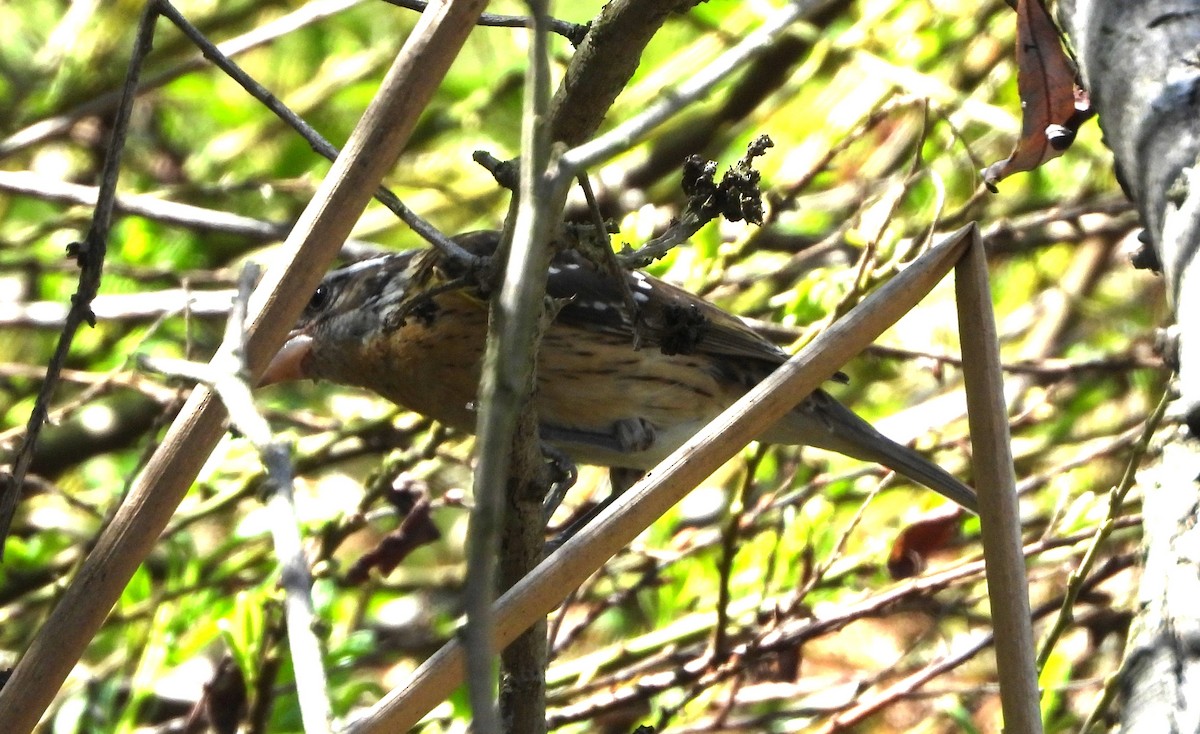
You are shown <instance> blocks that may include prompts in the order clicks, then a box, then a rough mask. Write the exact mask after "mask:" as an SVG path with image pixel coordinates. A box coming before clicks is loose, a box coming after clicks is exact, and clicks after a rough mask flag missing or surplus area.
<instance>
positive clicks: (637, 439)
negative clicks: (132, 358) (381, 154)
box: [260, 230, 977, 512]
mask: <svg viewBox="0 0 1200 734" xmlns="http://www.w3.org/2000/svg"><path fill="white" fill-rule="evenodd" d="M499 237H500V233H498V232H495V231H486V230H485V231H479V232H469V233H466V234H462V235H458V236H457V237H456V238H455V241H456V242H457V243H458V244H459V245H460V246H461V247H463V248H464V249H466V250H467V251H469V252H471V253H473V254H476V255H479V256H487V255H490V254H491V253H492V252H494V250H495V248H496V246H497V244H498V242H499ZM621 278H623V279H624V283H621V282H620V280H619V279H621ZM546 290H547V295H548V296H549V297H550V298H551V299H553V301H552V302H553V303H554V305H555V307H556V309H557V311H556V313H555V314H554V317H553V320H552V321H551V322H550V323H549V325H548V326H547V327H546V328H545V330H544V332H543V336H542V341H541V344H540V348H539V351H538V362H537V368H536V389H535V392H534V397H533V400H534V407H535V408H536V411H537V415H538V420H539V433H540V438H541V439H542V440H543V441H544V442H546V443H547V444H549V445H550V446H551V447H553V448H555V449H557V450H559V451H561V452H562V453H564V454H565V455H566V456H568V457H569V458H570V459H571V460H573V461H576V462H579V463H583V464H592V465H598V466H605V467H610V468H613V469H617V470H631V471H647V470H649V469H652V468H653V467H654V466H655V465H656V464H658V463H659V462H660V461H661V460H662V459H664V458H665V457H666V456H668V455H669V454H670V453H671V452H673V451H674V450H675V449H677V448H678V447H679V446H681V445H682V444H683V443H684V442H685V441H687V439H688V438H690V437H691V436H692V435H693V434H695V433H696V432H697V431H699V429H700V428H702V427H703V426H704V425H705V424H707V423H708V422H709V421H711V420H712V419H713V418H715V417H716V416H717V415H719V414H720V413H721V412H722V411H723V410H724V409H725V408H727V407H729V406H730V405H732V404H733V402H734V401H736V400H737V399H738V398H739V397H741V396H742V395H744V394H745V393H746V392H747V391H748V390H749V389H750V388H752V387H753V386H754V385H756V384H757V383H758V382H759V381H761V380H762V379H764V378H765V377H766V376H767V375H769V374H770V373H771V372H772V371H773V370H774V369H775V368H776V367H778V366H779V365H780V364H782V363H783V362H784V361H786V360H787V358H788V354H787V353H786V352H785V351H783V350H782V349H781V348H780V347H778V346H777V345H776V344H774V343H773V342H771V341H769V340H768V339H766V338H765V337H763V336H762V335H760V334H759V333H758V332H756V331H754V330H753V329H752V328H751V327H749V326H748V325H747V324H746V323H745V322H744V321H742V320H741V319H740V318H738V317H736V316H734V315H733V314H731V313H729V312H727V311H725V310H723V309H721V308H719V307H718V306H716V305H714V304H712V303H710V302H709V301H706V300H704V299H703V298H701V297H699V296H697V295H694V294H692V293H690V292H688V291H686V290H684V289H682V288H679V287H676V286H674V285H671V284H669V283H667V282H665V281H663V280H660V279H658V278H655V277H653V276H651V275H649V274H647V273H644V272H642V271H640V270H625V269H619V270H618V271H617V272H614V269H613V268H603V267H600V266H599V265H597V264H595V263H594V262H592V261H591V260H589V259H588V258H585V257H584V256H583V255H581V254H580V253H578V252H577V251H575V250H573V249H563V250H561V251H560V252H558V253H556V254H555V256H554V258H553V260H552V261H551V265H550V268H549V272H548V274H547V286H546ZM487 325H488V298H487V293H486V292H484V290H483V289H482V287H481V286H480V285H479V283H478V279H473V278H471V277H470V273H469V272H468V267H467V266H465V265H463V264H462V262H461V261H460V260H457V259H454V258H450V257H448V256H446V255H444V254H442V252H441V251H440V250H438V249H436V248H417V249H413V250H406V251H402V252H396V253H389V254H386V255H382V256H378V257H373V258H370V259H367V260H363V261H360V262H357V263H354V264H351V265H348V266H346V267H343V268H341V269H339V270H334V271H332V272H330V273H329V274H328V275H326V276H325V278H324V279H323V280H322V282H321V284H320V285H319V286H318V287H317V289H316V291H315V292H314V293H313V295H312V298H311V300H310V301H309V303H308V304H307V306H306V307H305V310H304V312H303V313H302V315H301V316H300V318H299V321H298V322H297V323H296V325H295V327H294V328H293V329H292V331H291V332H290V334H289V336H288V338H287V340H286V341H285V343H284V345H283V347H282V348H281V349H280V350H279V352H278V353H277V354H276V355H275V357H274V358H273V359H272V360H271V362H270V363H269V365H268V366H267V369H266V371H265V373H264V374H263V376H262V378H261V381H260V384H262V385H269V384H274V383H278V382H285V381H292V380H300V379H306V378H307V379H313V380H328V381H331V382H335V383H339V384H343V385H351V386H356V387H360V388H366V389H367V390H370V391H373V392H375V393H377V394H379V395H381V396H383V397H384V398H387V399H388V400H390V401H392V402H394V403H396V404H398V405H400V406H403V407H405V408H408V409H410V410H413V411H416V412H417V413H421V414H423V415H425V416H428V417H430V418H433V419H435V420H437V421H439V422H441V423H443V424H445V425H447V426H450V427H452V428H455V429H459V430H461V431H465V432H468V433H470V432H472V431H473V430H474V427H475V422H476V403H475V400H476V393H477V390H478V385H479V376H480V365H481V362H482V358H483V351H484V345H485V340H486V335H487ZM760 439H761V440H762V441H765V442H767V443H773V444H792V445H807V446H814V447H817V448H820V449H825V450H829V451H834V452H837V453H840V454H844V455H846V456H850V457H853V458H855V459H859V460H862V461H866V462H873V463H878V464H881V465H883V466H885V467H887V468H889V469H892V470H894V471H896V472H898V473H900V474H902V475H904V476H906V477H908V478H909V479H911V480H914V481H916V482H918V483H920V484H923V485H925V486H927V487H929V488H930V489H933V490H935V491H937V492H939V493H941V494H942V495H943V496H945V497H946V498H948V499H950V500H951V501H953V502H955V503H957V504H958V505H961V506H962V507H964V508H966V509H968V510H970V511H972V512H977V503H976V495H975V492H974V491H973V490H972V489H971V488H970V487H968V486H967V485H965V484H963V483H962V482H960V481H959V480H958V479H956V478H955V477H954V476H953V475H951V474H950V473H949V472H947V471H946V470H944V469H942V468H941V467H940V466H938V465H937V464H935V463H933V462H931V461H930V460H929V459H927V458H925V457H924V456H922V455H921V454H919V453H918V452H916V451H915V450H913V449H911V448H909V447H907V446H904V445H902V444H899V443H896V442H895V441H892V440H891V439H889V438H887V437H886V436H884V435H883V434H881V433H880V432H879V431H877V430H875V428H874V427H872V426H871V424H870V423H868V422H867V421H866V420H864V419H863V418H861V417H859V416H858V415H857V414H856V413H854V412H853V411H851V410H850V409H849V408H847V407H846V406H844V405H842V404H841V403H840V402H838V401H837V400H836V399H835V398H834V397H833V396H831V395H830V394H829V393H827V392H825V391H824V390H822V389H817V390H815V391H814V392H813V393H811V394H810V395H809V396H808V397H806V398H805V399H804V400H803V401H801V402H800V403H799V404H798V405H797V406H796V407H795V408H793V409H792V410H791V411H790V412H789V413H787V414H786V415H785V416H784V417H783V418H782V419H780V420H779V421H778V422H777V423H776V424H775V425H774V426H772V427H771V428H769V429H768V430H767V431H766V432H765V433H764V434H763V435H762V436H761V437H760Z"/></svg>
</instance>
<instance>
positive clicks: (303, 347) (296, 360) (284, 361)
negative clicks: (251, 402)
mask: <svg viewBox="0 0 1200 734" xmlns="http://www.w3.org/2000/svg"><path fill="white" fill-rule="evenodd" d="M312 342H313V340H312V337H311V336H309V335H307V334H292V335H291V336H290V337H288V340H287V341H286V342H284V344H283V347H282V348H280V350H279V353H278V354H276V355H275V356H274V357H273V358H272V359H271V363H270V364H269V365H267V369H266V371H265V372H263V374H262V377H261V378H260V379H259V381H258V385H259V387H263V386H265V385H274V384H275V383H277V382H289V381H291V380H303V379H304V378H306V377H308V374H307V372H306V371H305V369H304V363H305V362H306V361H307V359H308V355H309V354H311V353H312Z"/></svg>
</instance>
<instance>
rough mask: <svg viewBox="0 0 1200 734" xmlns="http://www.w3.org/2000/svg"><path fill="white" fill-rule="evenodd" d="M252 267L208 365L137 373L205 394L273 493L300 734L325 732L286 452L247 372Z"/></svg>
mask: <svg viewBox="0 0 1200 734" xmlns="http://www.w3.org/2000/svg"><path fill="white" fill-rule="evenodd" d="M258 275H259V270H258V266H257V265H255V264H253V263H251V264H248V265H246V267H245V268H244V269H243V270H242V277H241V279H240V280H239V283H238V296H237V298H235V299H234V302H233V309H232V311H231V313H230V316H229V321H228V323H227V325H226V328H225V338H224V340H223V341H222V343H221V348H220V349H219V350H218V351H217V354H216V356H214V357H213V359H212V361H211V362H209V363H208V364H202V363H199V362H188V361H186V360H176V359H152V358H145V359H143V360H142V364H143V366H145V367H147V368H149V369H152V370H155V371H157V372H161V373H163V374H167V375H174V376H178V377H184V378H186V379H188V380H191V381H193V382H197V383H199V384H202V385H205V386H207V387H208V388H210V389H211V390H212V391H213V392H214V393H216V395H217V397H219V398H220V399H221V402H222V403H224V404H225V409H226V411H228V413H229V420H230V422H231V423H232V424H233V426H234V427H235V428H236V429H237V430H238V431H239V432H240V433H241V434H242V435H244V436H245V437H246V438H247V439H249V440H250V443H252V444H253V445H254V448H255V449H256V450H257V451H258V454H259V456H260V457H261V459H262V462H263V466H264V467H266V470H267V476H268V478H269V482H270V487H271V493H270V498H269V499H268V501H267V509H268V515H269V517H270V518H271V536H272V538H273V539H274V541H275V554H276V557H277V558H278V560H279V567H280V585H281V586H283V590H284V595H285V604H284V609H285V616H286V619H287V628H288V635H287V639H288V646H289V647H290V649H291V652H292V667H293V669H294V670H295V675H296V693H297V699H298V702H299V707H300V716H301V719H302V720H303V722H304V731H305V732H306V733H308V734H314V733H316V732H327V731H329V725H330V722H331V720H332V708H331V707H330V705H329V693H328V683H327V679H326V676H325V666H324V664H323V662H322V656H321V644H320V642H319V641H318V640H317V636H316V634H315V633H314V629H315V627H316V624H315V623H316V621H317V615H316V611H315V608H314V606H313V600H312V574H311V573H309V570H308V560H307V559H306V557H305V554H304V543H303V539H302V537H301V534H300V530H299V519H298V516H297V513H296V504H295V486H294V482H293V477H294V476H295V472H294V470H293V468H292V459H291V447H290V446H289V445H288V444H287V443H286V442H283V441H278V440H276V438H275V436H274V434H273V433H272V431H271V426H270V424H269V423H267V421H266V419H265V418H263V416H262V414H261V413H259V412H258V409H257V408H256V407H255V405H254V396H253V394H252V392H251V388H250V370H249V368H248V367H247V365H246V349H245V345H246V327H245V324H246V303H247V301H249V299H250V292H251V291H252V290H253V288H254V284H255V283H256V282H257V281H258Z"/></svg>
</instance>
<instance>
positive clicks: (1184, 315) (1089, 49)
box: [1059, 0, 1200, 734]
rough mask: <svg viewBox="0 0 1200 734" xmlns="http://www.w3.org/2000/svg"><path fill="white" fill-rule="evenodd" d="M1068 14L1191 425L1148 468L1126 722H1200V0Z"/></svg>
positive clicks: (1104, 5)
mask: <svg viewBox="0 0 1200 734" xmlns="http://www.w3.org/2000/svg"><path fill="white" fill-rule="evenodd" d="M1059 18H1060V21H1061V22H1062V25H1063V28H1064V30H1065V31H1066V33H1067V36H1068V38H1069V39H1070V42H1071V44H1072V46H1073V48H1074V49H1075V52H1076V55H1077V57H1078V59H1079V63H1080V67H1081V70H1082V72H1083V77H1084V83H1085V85H1086V86H1087V88H1088V91H1089V93H1090V94H1091V99H1092V104H1093V106H1094V107H1095V108H1096V111H1097V112H1098V114H1099V120H1100V125H1101V127H1102V128H1103V130H1104V136H1105V141H1106V142H1107V144H1108V146H1109V147H1110V148H1111V149H1112V151H1113V154H1114V157H1115V159H1116V167H1117V176H1118V178H1119V179H1120V181H1121V184H1122V186H1123V187H1124V188H1125V191H1126V193H1127V194H1129V196H1130V197H1131V198H1132V199H1133V200H1134V201H1135V202H1136V204H1137V206H1138V209H1139V210H1140V212H1141V216H1142V222H1143V224H1144V225H1145V228H1146V236H1145V240H1146V241H1147V242H1148V243H1149V245H1150V246H1151V247H1152V248H1153V253H1154V255H1155V256H1156V259H1157V264H1158V269H1160V270H1161V272H1162V273H1163V276H1164V277H1165V278H1166V279H1167V286H1168V288H1167V291H1168V297H1169V298H1170V301H1171V306H1172V307H1173V309H1174V312H1175V316H1176V322H1177V334H1178V337H1179V343H1178V347H1179V352H1178V359H1179V365H1178V368H1179V390H1180V398H1179V400H1178V401H1177V403H1176V410H1177V412H1178V413H1179V414H1181V415H1183V416H1184V417H1185V418H1187V420H1188V423H1189V425H1190V426H1191V432H1192V436H1193V438H1191V439H1185V438H1182V437H1179V438H1180V440H1178V441H1175V442H1174V443H1172V444H1171V445H1169V446H1167V448H1166V450H1165V451H1164V455H1163V459H1162V462H1161V463H1160V464H1159V465H1158V466H1157V467H1155V468H1154V469H1153V470H1150V471H1146V472H1144V473H1143V474H1142V475H1141V476H1140V477H1139V481H1140V482H1141V484H1142V486H1143V487H1144V488H1145V492H1146V499H1145V505H1144V515H1145V535H1144V543H1145V549H1146V551H1145V552H1146V568H1145V572H1144V574H1143V579H1142V586H1141V589H1140V591H1139V599H1138V609H1137V619H1136V621H1135V623H1134V625H1133V627H1132V629H1131V631H1130V639H1129V644H1128V648H1127V651H1126V659H1125V664H1124V666H1123V669H1122V672H1121V675H1122V678H1121V690H1122V692H1123V694H1124V704H1125V705H1124V709H1123V711H1122V714H1121V715H1122V726H1121V731H1122V732H1137V733H1138V734H1141V733H1142V732H1154V733H1155V734H1158V733H1161V732H1167V733H1170V732H1200V528H1198V527H1197V523H1196V522H1195V520H1196V515H1197V508H1198V507H1200V485H1198V484H1197V476H1198V475H1200V447H1198V444H1200V441H1197V440H1196V439H1195V436H1198V435H1200V310H1198V309H1200V267H1198V264H1197V258H1196V253H1197V244H1198V243H1200V237H1198V234H1200V178H1198V173H1197V172H1198V171H1200V169H1198V168H1197V167H1196V166H1197V152H1198V151H1200V0H1063V2H1060V4H1059Z"/></svg>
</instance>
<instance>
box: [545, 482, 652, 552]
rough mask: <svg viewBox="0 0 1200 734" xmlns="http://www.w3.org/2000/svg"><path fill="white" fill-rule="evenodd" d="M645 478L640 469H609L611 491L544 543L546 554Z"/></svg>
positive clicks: (568, 538)
mask: <svg viewBox="0 0 1200 734" xmlns="http://www.w3.org/2000/svg"><path fill="white" fill-rule="evenodd" d="M644 476H646V472H644V471H642V470H641V469H626V468H624V467H619V466H614V467H609V470H608V483H609V485H610V486H611V490H610V491H609V493H608V496H607V497H605V498H604V499H603V500H602V501H601V502H600V503H599V504H597V505H594V506H592V507H590V508H588V509H587V511H585V512H584V513H583V514H582V515H580V516H579V517H577V518H575V519H574V520H572V521H571V524H570V525H568V526H567V527H566V528H565V529H564V530H563V531H562V532H560V533H559V534H558V535H556V536H554V537H553V538H551V539H550V541H549V542H547V543H546V553H547V554H550V553H553V552H554V551H556V550H558V547H559V546H560V545H562V544H563V543H565V542H567V541H568V540H570V539H571V537H572V536H574V535H575V533H578V532H579V531H580V530H582V529H583V528H585V527H586V526H587V524H588V523H590V522H591V521H592V520H595V519H596V517H597V516H599V515H600V513H601V512H604V510H605V508H607V507H608V506H609V505H611V504H612V503H613V501H615V500H616V499H617V498H618V497H620V496H621V495H622V494H624V493H625V490H627V489H629V488H630V487H632V486H633V485H635V484H637V483H638V481H640V480H641V478H642V477H644Z"/></svg>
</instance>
